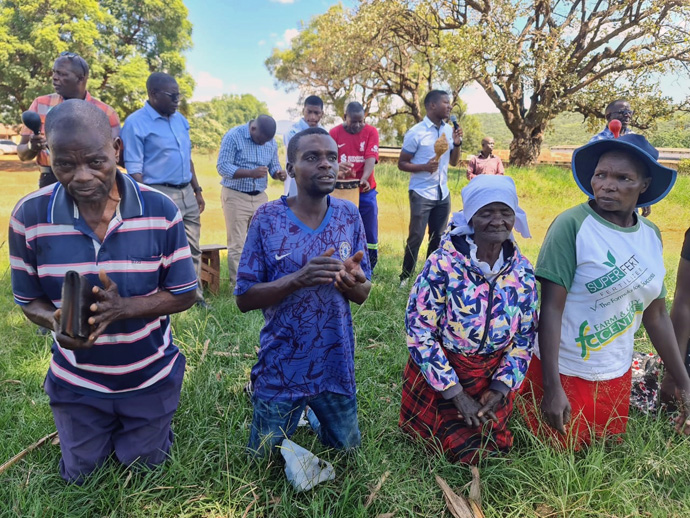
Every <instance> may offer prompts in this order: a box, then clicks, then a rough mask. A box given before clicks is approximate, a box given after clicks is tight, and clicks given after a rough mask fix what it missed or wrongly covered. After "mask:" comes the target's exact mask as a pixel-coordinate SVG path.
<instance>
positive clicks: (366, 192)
mask: <svg viewBox="0 0 690 518" xmlns="http://www.w3.org/2000/svg"><path fill="white" fill-rule="evenodd" d="M330 134H331V137H333V140H335V142H336V143H337V144H338V157H339V160H338V161H339V162H340V165H339V168H338V178H357V179H358V180H359V215H360V217H361V218H362V222H363V223H364V231H365V232H366V235H367V249H368V251H369V264H370V265H371V270H372V272H373V271H374V267H375V266H376V262H377V260H378V251H379V250H378V249H379V222H378V219H379V208H378V205H377V203H376V196H377V194H378V193H377V192H376V180H375V179H374V166H375V165H376V162H378V160H379V132H378V130H377V129H376V128H374V127H373V126H370V125H369V124H365V122H364V107H363V106H362V105H361V104H360V103H358V102H352V103H350V104H348V105H347V108H346V109H345V116H344V117H343V124H342V125H340V126H336V127H335V128H333V129H332V130H331V131H330Z"/></svg>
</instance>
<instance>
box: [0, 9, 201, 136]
mask: <svg viewBox="0 0 690 518" xmlns="http://www.w3.org/2000/svg"><path fill="white" fill-rule="evenodd" d="M187 14H188V12H187V8H186V7H185V6H184V3H183V2H182V0H100V1H96V0H3V2H1V3H0V121H2V122H5V123H8V124H16V123H18V121H19V115H20V113H21V112H22V111H24V110H26V109H27V108H28V107H29V105H30V104H31V102H32V101H33V99H34V98H35V97H36V96H38V95H43V94H47V93H52V92H53V88H52V84H51V80H50V78H51V69H52V66H53V62H54V61H55V58H56V57H57V55H58V54H59V53H60V52H62V51H66V50H68V51H72V52H77V53H79V54H80V55H82V56H83V57H84V58H85V59H86V61H87V62H88V63H89V66H90V68H91V74H90V78H89V84H88V88H89V91H90V92H91V93H92V94H93V95H94V96H95V97H98V98H99V99H101V100H102V101H104V102H106V103H108V104H110V105H111V106H113V107H114V108H115V109H116V110H117V112H118V114H119V115H120V117H121V118H122V119H124V118H125V117H126V116H127V115H129V114H130V113H131V112H133V111H134V110H136V109H138V108H140V107H141V105H142V104H143V102H144V101H145V100H146V78H147V77H148V76H149V74H150V73H151V72H156V71H160V72H167V73H169V74H172V75H173V76H175V77H176V78H177V80H178V82H179V84H180V91H181V92H182V94H183V96H190V95H191V93H192V90H193V88H194V82H193V80H192V78H191V76H190V75H189V74H187V73H186V72H185V58H184V56H183V55H182V51H184V50H186V49H188V48H190V47H191V33H192V26H191V23H190V22H189V21H188V20H187Z"/></svg>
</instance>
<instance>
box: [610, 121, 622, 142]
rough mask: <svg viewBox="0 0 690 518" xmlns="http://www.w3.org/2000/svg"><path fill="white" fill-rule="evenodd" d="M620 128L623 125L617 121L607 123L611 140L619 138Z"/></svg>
mask: <svg viewBox="0 0 690 518" xmlns="http://www.w3.org/2000/svg"><path fill="white" fill-rule="evenodd" d="M622 127H623V124H621V121H619V120H618V119H613V120H612V121H611V122H609V129H610V130H611V133H613V138H618V137H619V136H620V134H621V128H622Z"/></svg>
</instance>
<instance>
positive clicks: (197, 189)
mask: <svg viewBox="0 0 690 518" xmlns="http://www.w3.org/2000/svg"><path fill="white" fill-rule="evenodd" d="M202 191H203V189H202V188H201V185H200V186H199V187H197V188H196V189H194V194H199V193H200V192H202Z"/></svg>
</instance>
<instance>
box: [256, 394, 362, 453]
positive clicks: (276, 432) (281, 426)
mask: <svg viewBox="0 0 690 518" xmlns="http://www.w3.org/2000/svg"><path fill="white" fill-rule="evenodd" d="M252 403H253V405H254V417H253V419H252V429H251V433H250V436H249V444H248V446H247V448H248V450H249V453H250V455H253V456H255V457H263V456H264V455H266V454H267V453H270V452H271V451H272V450H273V449H274V448H275V447H276V446H277V445H279V444H280V443H281V442H282V441H283V439H285V438H290V437H291V436H292V434H294V433H295V430H297V423H298V422H299V418H300V416H301V415H302V412H303V411H304V408H305V407H306V406H307V405H309V407H310V408H311V410H312V411H313V413H314V415H311V413H310V415H309V416H308V417H309V422H310V424H311V425H312V428H314V431H315V432H316V435H317V436H318V437H319V440H320V441H321V442H322V443H324V444H325V445H326V446H330V447H331V448H336V449H339V450H349V449H351V448H356V447H357V446H359V444H360V442H361V438H362V437H361V435H360V433H359V423H358V421H357V397H356V396H343V395H342V394H335V393H334V392H323V393H321V394H318V395H316V396H311V397H307V398H301V399H297V400H294V401H272V400H266V399H261V398H260V397H258V396H257V395H256V394H254V395H253V396H252Z"/></svg>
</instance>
